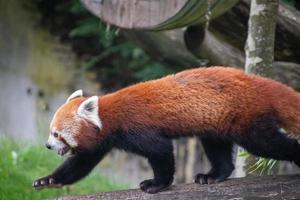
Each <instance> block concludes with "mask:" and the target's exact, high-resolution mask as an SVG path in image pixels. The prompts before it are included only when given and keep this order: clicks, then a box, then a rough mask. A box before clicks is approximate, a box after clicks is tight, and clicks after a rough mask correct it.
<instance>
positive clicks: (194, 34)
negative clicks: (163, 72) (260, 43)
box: [124, 26, 300, 91]
mask: <svg viewBox="0 0 300 200" xmlns="http://www.w3.org/2000/svg"><path fill="white" fill-rule="evenodd" d="M124 33H125V34H126V36H127V37H128V38H129V39H131V40H133V41H135V42H137V44H138V45H140V46H141V47H142V48H143V49H144V50H145V51H146V52H147V53H148V54H149V55H150V56H151V57H153V58H154V59H156V60H159V61H160V62H162V63H165V64H167V65H169V66H171V67H176V66H178V65H181V66H187V67H192V66H204V65H207V66H211V65H224V66H233V67H237V68H243V66H244V63H245V54H244V52H243V51H242V50H241V49H239V48H237V47H235V46H234V45H231V44H230V43H227V42H224V41H223V38H222V37H220V36H216V34H214V33H212V32H211V31H209V30H205V29H203V27H201V26H195V27H190V28H189V29H187V30H186V32H185V31H184V30H183V29H176V30H171V31H163V32H149V31H126V32H124ZM186 34H187V35H188V36H184V35H186ZM188 39H191V40H190V41H189V40H188ZM185 44H186V46H185ZM201 58H206V59H208V60H209V63H205V62H203V60H201ZM273 71H274V79H276V80H278V81H281V82H283V83H285V84H287V85H289V86H291V87H293V88H295V89H297V90H299V91H300V64H296V63H293V62H282V61H275V62H274V70H273Z"/></svg>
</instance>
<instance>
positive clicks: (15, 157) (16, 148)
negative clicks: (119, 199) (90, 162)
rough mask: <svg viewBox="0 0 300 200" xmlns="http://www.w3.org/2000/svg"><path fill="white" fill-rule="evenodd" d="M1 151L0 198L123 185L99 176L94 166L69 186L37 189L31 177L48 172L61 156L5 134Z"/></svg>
mask: <svg viewBox="0 0 300 200" xmlns="http://www.w3.org/2000/svg"><path fill="white" fill-rule="evenodd" d="M0 152H1V156H0V185H1V187H0V199H1V200H6V199H9V200H10V199H24V200H26V199H30V200H31V199H45V198H55V197H60V196H63V195H83V194H88V193H96V192H102V191H113V190H118V189H124V186H121V185H118V184H116V183H112V182H111V181H109V180H108V179H106V178H104V177H103V176H101V175H100V173H99V169H97V168H96V169H95V170H93V172H92V173H91V174H90V175H89V176H88V177H87V178H85V179H84V180H82V181H79V182H78V183H76V184H74V185H72V186H68V187H64V188H62V189H44V190H39V191H37V190H35V189H34V188H33V187H32V182H33V180H35V179H36V178H39V177H42V176H45V175H48V174H49V173H51V172H52V171H53V170H54V169H55V168H56V167H57V166H58V165H59V164H60V163H61V162H63V159H62V158H59V157H58V156H57V155H56V154H54V153H53V152H51V151H49V150H47V149H46V148H42V147H38V146H27V147H23V146H21V145H17V144H16V143H15V142H13V141H12V140H11V139H6V138H0Z"/></svg>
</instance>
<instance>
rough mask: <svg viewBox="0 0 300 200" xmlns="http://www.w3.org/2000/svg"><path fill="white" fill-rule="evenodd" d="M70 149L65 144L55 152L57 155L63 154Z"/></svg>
mask: <svg viewBox="0 0 300 200" xmlns="http://www.w3.org/2000/svg"><path fill="white" fill-rule="evenodd" d="M70 150H71V148H70V147H68V146H65V147H64V148H61V149H59V150H58V152H57V153H58V155H60V156H63V155H65V154H66V153H68V152H69V151H70Z"/></svg>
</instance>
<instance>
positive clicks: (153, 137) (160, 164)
mask: <svg viewBox="0 0 300 200" xmlns="http://www.w3.org/2000/svg"><path fill="white" fill-rule="evenodd" d="M116 141H118V142H117V145H116V147H117V148H119V149H122V150H125V151H130V152H133V153H136V154H139V155H141V156H143V157H145V158H147V159H148V161H149V164H150V165H151V167H152V169H153V174H154V178H153V179H149V180H145V181H142V182H141V183H140V188H141V190H143V191H144V192H147V193H157V192H159V191H162V190H164V189H166V188H168V187H169V186H170V185H171V184H172V182H173V176H174V172H175V163H174V162H175V161H174V155H173V145H172V141H171V139H170V138H167V137H165V136H163V135H162V134H159V133H157V132H154V131H150V130H147V131H143V133H139V132H133V131H132V132H129V133H123V134H122V133H120V134H118V139H117V140H116Z"/></svg>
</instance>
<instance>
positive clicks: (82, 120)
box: [46, 90, 102, 156]
mask: <svg viewBox="0 0 300 200" xmlns="http://www.w3.org/2000/svg"><path fill="white" fill-rule="evenodd" d="M98 110H99V108H98V97H97V96H92V97H89V98H85V97H83V95H82V90H77V91H75V92H74V93H73V94H71V96H70V97H69V98H68V99H67V101H66V103H65V104H63V105H62V106H61V107H60V108H59V109H58V110H57V111H56V113H55V114H54V117H53V119H52V122H51V124H50V135H49V139H48V141H47V143H46V146H47V148H49V149H53V150H56V151H57V153H58V154H59V155H61V156H62V155H64V154H66V153H74V152H75V151H76V150H80V149H85V148H89V147H91V146H92V145H93V143H96V141H97V139H98V137H97V136H98V133H99V130H101V126H102V125H101V121H100V118H99V114H98Z"/></svg>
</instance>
